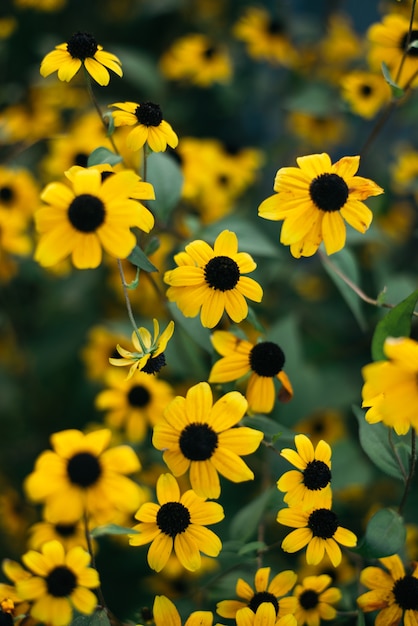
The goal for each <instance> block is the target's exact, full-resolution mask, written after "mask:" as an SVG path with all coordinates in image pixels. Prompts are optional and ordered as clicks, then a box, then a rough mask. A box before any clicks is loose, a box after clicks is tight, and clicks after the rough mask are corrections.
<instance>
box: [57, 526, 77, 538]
mask: <svg viewBox="0 0 418 626" xmlns="http://www.w3.org/2000/svg"><path fill="white" fill-rule="evenodd" d="M54 528H55V532H56V533H57V535H59V536H60V537H62V538H63V539H67V538H68V537H73V536H74V535H75V534H76V531H77V524H54Z"/></svg>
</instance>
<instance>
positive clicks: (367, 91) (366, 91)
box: [360, 84, 373, 98]
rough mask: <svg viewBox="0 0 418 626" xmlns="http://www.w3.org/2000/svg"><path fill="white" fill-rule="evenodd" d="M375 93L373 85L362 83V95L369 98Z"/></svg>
mask: <svg viewBox="0 0 418 626" xmlns="http://www.w3.org/2000/svg"><path fill="white" fill-rule="evenodd" d="M372 93H373V88H372V87H371V85H366V84H363V85H360V95H362V96H363V98H369V97H370V96H371V95H372Z"/></svg>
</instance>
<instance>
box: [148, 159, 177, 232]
mask: <svg viewBox="0 0 418 626" xmlns="http://www.w3.org/2000/svg"><path fill="white" fill-rule="evenodd" d="M147 181H148V182H149V183H151V184H152V185H153V187H154V191H155V200H153V202H152V210H153V212H154V213H155V215H156V216H158V218H159V219H160V220H161V221H163V222H166V221H167V219H168V217H169V216H170V213H171V211H172V210H173V209H174V208H175V207H176V206H177V204H178V202H179V200H180V197H181V191H182V188H183V176H182V173H181V169H180V167H179V165H178V164H177V163H176V161H175V160H174V159H173V158H172V157H170V156H169V155H168V154H165V153H164V152H152V153H151V154H150V155H149V156H148V157H147Z"/></svg>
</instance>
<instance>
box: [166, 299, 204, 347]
mask: <svg viewBox="0 0 418 626" xmlns="http://www.w3.org/2000/svg"><path fill="white" fill-rule="evenodd" d="M168 308H169V310H170V313H171V317H172V319H173V320H174V321H175V322H176V324H178V325H179V326H181V327H182V329H183V330H184V331H185V332H186V334H187V335H188V336H189V337H191V338H192V339H193V340H194V341H195V342H196V343H197V344H198V345H199V346H200V347H201V348H203V349H204V350H206V352H210V353H212V351H213V348H212V343H211V340H210V330H209V328H204V327H203V326H202V324H201V322H200V317H199V316H197V317H192V318H190V317H184V315H183V313H182V312H181V311H180V310H179V308H178V307H177V305H176V304H175V303H174V302H169V303H168Z"/></svg>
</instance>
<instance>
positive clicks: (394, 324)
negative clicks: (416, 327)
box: [372, 289, 418, 361]
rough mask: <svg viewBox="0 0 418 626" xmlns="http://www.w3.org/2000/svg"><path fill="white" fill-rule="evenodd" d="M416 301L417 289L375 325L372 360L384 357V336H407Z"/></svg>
mask: <svg viewBox="0 0 418 626" xmlns="http://www.w3.org/2000/svg"><path fill="white" fill-rule="evenodd" d="M417 301H418V289H417V290H416V291H414V292H413V293H411V295H410V296H408V297H407V298H405V300H402V302H400V303H399V304H397V305H396V306H395V307H394V308H393V309H391V310H390V311H389V313H388V314H387V315H386V316H385V317H384V318H383V319H382V320H380V322H379V323H378V324H377V326H376V330H375V331H374V334H373V339H372V358H373V360H374V361H382V360H385V359H386V355H385V353H384V351H383V344H384V343H385V339H386V337H409V336H410V334H411V318H412V314H413V312H414V309H415V306H416V303H417Z"/></svg>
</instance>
